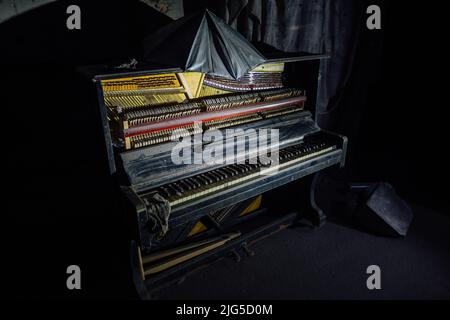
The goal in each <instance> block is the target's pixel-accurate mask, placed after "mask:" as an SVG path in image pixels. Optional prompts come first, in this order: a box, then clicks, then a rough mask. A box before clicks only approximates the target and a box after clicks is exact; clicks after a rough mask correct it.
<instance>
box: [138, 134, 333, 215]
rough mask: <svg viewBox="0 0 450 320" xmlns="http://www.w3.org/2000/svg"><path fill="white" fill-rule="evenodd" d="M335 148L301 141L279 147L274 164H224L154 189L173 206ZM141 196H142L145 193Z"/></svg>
mask: <svg viewBox="0 0 450 320" xmlns="http://www.w3.org/2000/svg"><path fill="white" fill-rule="evenodd" d="M335 149H336V146H334V145H331V144H329V143H326V142H304V143H302V144H298V145H294V146H290V147H287V148H284V149H282V150H280V151H279V164H278V166H267V167H265V166H263V165H262V164H261V163H259V162H258V163H256V164H250V163H245V164H233V165H227V166H225V167H222V168H219V169H215V170H212V171H209V172H206V173H202V174H198V175H195V176H192V177H189V178H185V179H182V180H178V181H176V182H172V183H169V184H166V185H163V186H161V187H159V188H157V189H156V190H154V191H157V192H158V193H159V194H160V195H161V196H163V197H164V198H165V199H167V200H168V201H169V203H170V205H171V206H172V207H174V206H178V205H180V204H183V203H185V202H189V201H193V200H196V199H199V198H202V197H206V196H208V195H211V194H213V193H217V192H218V191H222V190H225V189H227V188H230V187H232V186H236V185H239V184H243V183H245V182H247V181H250V180H252V179H255V178H257V177H258V176H260V175H263V174H264V175H266V174H270V173H271V172H272V171H275V170H282V169H284V168H287V167H290V166H293V165H295V164H298V163H301V162H303V161H306V160H310V159H312V158H314V157H318V156H320V155H322V154H325V153H328V152H331V151H333V150H335ZM154 191H152V192H151V194H153V193H154ZM143 198H144V199H145V195H144V197H143Z"/></svg>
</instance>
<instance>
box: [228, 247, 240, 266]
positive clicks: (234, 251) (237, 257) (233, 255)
mask: <svg viewBox="0 0 450 320" xmlns="http://www.w3.org/2000/svg"><path fill="white" fill-rule="evenodd" d="M230 255H231V256H232V257H233V259H234V261H236V263H239V262H241V255H240V254H239V253H238V252H237V251H236V249H233V250H231V251H230Z"/></svg>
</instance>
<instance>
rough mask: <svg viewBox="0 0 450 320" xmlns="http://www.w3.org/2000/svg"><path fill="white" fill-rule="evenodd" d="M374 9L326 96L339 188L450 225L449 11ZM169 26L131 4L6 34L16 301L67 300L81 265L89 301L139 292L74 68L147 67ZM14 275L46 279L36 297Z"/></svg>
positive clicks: (12, 26) (40, 14) (40, 12)
mask: <svg viewBox="0 0 450 320" xmlns="http://www.w3.org/2000/svg"><path fill="white" fill-rule="evenodd" d="M280 2H281V1H280ZM218 3H219V2H214V4H211V2H206V1H185V11H186V12H187V13H189V12H192V11H195V10H198V9H201V8H204V7H205V6H207V5H210V6H211V7H210V8H211V9H212V10H218V9H217V5H218ZM349 3H350V2H349ZM354 3H355V5H356V7H357V8H359V9H361V8H362V7H363V5H364V4H366V2H364V1H363V2H357V1H355V2H354ZM379 3H380V5H381V7H382V14H383V24H382V30H381V31H368V30H366V29H365V28H361V23H363V22H365V20H364V19H363V15H362V14H361V12H360V15H359V19H355V20H354V21H352V22H353V24H354V27H355V28H359V29H360V32H359V33H358V36H357V37H355V55H354V60H353V63H352V65H349V66H348V69H349V70H348V81H347V83H346V85H345V86H344V87H342V88H339V91H338V92H337V93H336V95H337V96H335V97H331V99H332V100H331V101H333V102H335V101H338V102H339V103H338V104H337V105H336V108H335V109H333V110H335V111H334V112H333V116H332V117H331V120H329V121H327V122H326V124H327V126H329V127H330V128H332V129H335V130H337V131H339V132H341V133H344V134H346V135H348V136H349V138H350V141H351V152H350V154H349V158H348V165H347V167H346V170H345V171H344V174H343V176H342V177H341V178H345V179H348V180H350V181H379V180H386V181H389V182H391V183H392V184H393V185H394V187H395V188H396V189H397V190H398V192H399V193H400V195H402V196H404V197H405V198H406V199H409V200H411V201H414V202H417V203H420V204H422V205H424V206H427V207H431V208H435V209H438V210H439V211H440V212H443V213H446V214H449V213H450V209H449V199H448V188H447V187H446V184H447V182H448V180H447V177H446V176H447V173H448V164H449V159H450V158H449V156H448V152H447V146H448V142H447V138H448V133H447V132H446V131H447V130H446V128H447V126H448V123H447V122H448V118H447V110H446V108H447V99H448V98H447V97H446V92H447V91H448V90H445V89H446V88H445V85H446V80H445V79H446V72H445V71H444V65H445V64H446V56H445V53H444V52H445V51H443V49H441V48H440V47H439V44H440V43H441V42H442V41H444V40H445V39H444V30H445V28H444V26H443V25H442V24H443V23H444V22H445V21H446V17H445V16H443V15H444V14H445V11H443V10H439V9H438V8H435V7H430V6H425V5H424V4H422V5H421V6H417V5H413V4H410V3H409V4H408V5H406V4H399V3H396V4H395V5H394V4H391V3H390V4H389V5H388V4H387V1H385V2H382V1H379ZM69 4H79V5H80V7H82V8H83V9H82V10H83V22H82V23H83V28H82V30H81V31H76V32H74V31H68V30H67V29H66V27H65V19H66V17H67V15H66V14H65V10H66V8H67V6H68V5H69ZM149 17H151V18H149ZM167 21H168V19H167V18H166V17H165V16H163V15H161V14H158V13H155V12H154V11H153V10H150V9H147V8H146V7H145V6H144V5H142V4H140V3H137V2H133V1H95V3H94V1H70V3H69V2H67V1H58V2H56V3H53V4H50V5H48V6H43V7H41V8H38V9H36V10H33V11H30V12H27V13H25V14H23V15H21V16H19V17H17V18H14V19H12V20H9V21H7V22H5V23H3V24H1V25H0V39H1V56H0V70H1V75H2V79H3V83H2V100H3V101H4V102H5V103H4V104H3V106H2V110H3V121H2V124H3V125H2V135H3V137H4V141H6V145H4V150H5V151H4V153H6V160H7V161H6V165H5V166H4V171H5V172H6V177H7V178H6V184H5V185H6V186H7V188H6V189H7V190H6V191H7V194H6V198H7V214H6V217H7V219H8V221H11V222H8V224H7V226H8V228H7V229H8V231H7V234H6V235H7V237H8V238H9V241H8V243H7V245H8V247H9V248H10V250H9V251H10V253H11V257H12V258H11V259H9V263H8V266H9V267H10V274H11V275H12V277H13V278H14V285H13V287H14V290H15V292H16V293H17V294H19V295H20V294H26V295H30V294H31V295H36V296H38V295H42V294H43V292H42V290H43V289H42V288H45V289H44V292H45V294H48V295H50V296H54V297H59V294H60V292H66V291H64V284H65V277H66V274H65V273H64V272H61V270H65V269H64V266H67V265H69V264H71V263H73V262H72V261H82V265H81V266H82V269H83V265H90V266H91V268H89V270H90V271H89V272H88V274H87V275H86V276H87V277H88V279H90V280H91V281H87V282H86V283H88V285H89V286H91V287H90V288H87V290H83V291H82V292H80V293H79V295H80V297H82V296H83V295H90V296H92V295H94V296H99V297H107V296H108V295H110V296H111V297H114V296H116V295H117V294H119V295H120V294H121V293H123V292H131V291H132V289H131V288H130V286H131V284H130V283H129V281H128V278H127V275H126V273H124V272H122V271H123V270H126V268H127V267H126V266H124V265H123V262H121V261H128V257H127V253H126V247H124V244H123V241H122V239H125V238H126V237H127V234H126V232H125V231H124V230H123V228H122V227H121V215H120V212H118V208H119V205H118V199H117V194H116V190H115V189H114V187H113V183H112V180H111V178H110V177H109V176H108V173H107V170H106V161H105V159H106V155H105V152H104V149H103V137H102V132H101V128H100V119H99V117H98V114H97V110H96V109H94V108H93V106H92V105H91V104H89V103H88V102H87V101H86V93H88V89H86V88H87V87H86V83H87V82H86V81H87V80H86V79H84V78H83V77H82V76H80V74H79V73H78V72H77V70H76V68H77V67H78V66H81V65H86V64H99V63H100V64H102V63H105V62H109V61H123V59H125V58H128V57H130V56H134V55H139V52H140V50H139V46H138V45H137V44H138V43H139V40H140V39H142V38H143V36H144V35H146V34H148V33H149V32H151V31H152V30H155V29H157V28H158V27H159V26H161V25H163V24H164V23H166V22H167ZM337 98H339V99H337ZM55 257H58V259H55ZM111 263H114V264H115V265H116V268H115V269H114V268H109V265H110V264H111ZM17 274H28V275H30V276H31V275H32V274H37V275H38V276H36V277H35V278H34V280H35V283H34V288H35V291H34V292H31V293H30V292H29V289H28V288H29V287H28V286H27V283H28V279H27V278H26V277H16V276H15V275H17ZM98 274H103V275H104V276H103V277H98V276H97V275H98ZM111 278H114V279H117V282H115V286H114V287H113V288H110V287H108V281H107V279H111ZM23 288H27V289H26V290H24V289H23ZM105 289H108V290H105ZM23 290H24V291H25V292H23ZM105 295H106V296H105Z"/></svg>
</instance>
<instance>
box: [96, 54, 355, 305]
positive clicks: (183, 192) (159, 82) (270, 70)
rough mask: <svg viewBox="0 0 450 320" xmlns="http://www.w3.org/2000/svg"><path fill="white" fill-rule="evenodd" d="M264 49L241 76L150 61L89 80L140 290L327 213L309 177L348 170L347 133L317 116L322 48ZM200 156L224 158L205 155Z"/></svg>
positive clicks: (146, 290) (237, 253) (318, 219)
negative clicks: (326, 126) (318, 51)
mask: <svg viewBox="0 0 450 320" xmlns="http://www.w3.org/2000/svg"><path fill="white" fill-rule="evenodd" d="M263 55H264V61H263V62H262V63H260V64H259V65H257V66H256V67H254V68H252V69H251V70H248V71H247V72H246V73H245V74H244V75H242V76H241V77H239V78H237V79H230V78H227V77H222V76H218V75H215V74H210V73H208V72H198V71H191V70H186V69H185V68H182V67H179V66H175V67H172V66H171V67H166V66H157V65H155V64H152V65H145V64H141V65H139V67H138V68H134V69H123V68H119V69H117V68H116V69H113V70H107V71H105V72H104V73H101V74H97V75H96V76H95V77H94V82H95V84H96V88H97V92H98V101H99V104H100V113H101V117H102V121H103V128H104V134H105V142H106V148H107V151H108V158H109V166H110V171H111V173H112V174H114V175H115V176H117V181H118V183H120V184H121V188H122V190H123V193H124V195H125V199H126V200H125V202H126V204H127V208H128V210H127V212H126V214H127V216H128V217H129V218H130V219H131V221H132V222H131V226H132V227H133V229H134V239H133V241H132V263H133V267H134V270H135V279H134V281H135V284H136V287H137V288H138V291H139V292H140V294H141V295H142V296H143V297H148V294H149V292H151V291H152V290H153V289H155V288H157V287H158V286H160V285H161V284H163V283H166V282H168V281H170V280H173V279H177V278H180V277H183V276H184V275H185V274H186V273H187V271H189V270H193V269H194V268H196V267H198V266H200V265H203V264H205V263H208V262H210V261H214V260H215V259H216V258H218V257H222V256H224V255H226V254H231V255H233V256H235V257H236V259H238V260H239V257H240V255H241V254H242V252H244V253H245V252H246V253H248V254H250V253H251V249H250V248H249V246H250V245H251V244H252V243H253V242H254V241H256V240H257V239H260V238H262V237H265V236H266V235H268V234H271V233H273V232H275V231H279V230H281V229H283V228H284V227H287V226H289V225H291V224H292V223H294V222H295V221H296V219H298V218H299V217H311V218H312V219H313V220H314V222H315V223H317V224H320V222H321V221H322V220H323V214H322V213H321V212H320V209H319V208H317V206H316V205H315V202H314V186H311V185H312V183H313V179H312V178H311V177H313V175H314V174H315V173H317V172H319V171H321V170H324V169H326V168H329V167H332V166H334V167H336V166H343V165H344V161H345V153H346V138H345V137H343V136H340V135H338V134H334V133H330V132H326V131H324V130H321V129H320V128H319V126H318V125H317V121H316V118H317V114H316V102H317V98H318V93H319V92H320V90H319V88H318V86H319V84H320V81H319V78H320V76H321V70H322V65H323V61H324V59H327V56H326V55H310V54H282V55H280V54H279V53H276V54H275V53H266V54H263ZM230 129H233V130H230ZM210 132H213V133H214V134H208V133H210ZM230 132H231V133H232V134H231V135H230ZM260 132H263V133H264V134H266V135H267V134H269V136H270V138H269V139H268V140H270V141H266V142H267V143H265V144H262V143H261V141H258V138H259V133H260ZM270 134H272V135H270ZM212 136H213V138H212ZM180 145H182V148H180ZM230 145H231V146H232V149H233V151H234V152H229V153H227V152H225V151H223V153H222V151H220V150H226V147H224V146H230ZM174 150H175V151H174ZM180 150H182V153H185V154H183V155H182V156H180ZM205 152H206V154H207V155H209V156H211V154H212V153H215V154H214V155H215V156H217V153H222V154H221V155H220V157H219V159H220V160H221V161H204V159H203V158H204V156H205ZM261 153H264V154H265V155H266V156H267V155H269V156H268V157H266V159H265V160H267V159H268V161H262V160H261V158H260V157H258V155H260V154H261ZM186 154H188V156H186ZM196 157H197V158H196ZM202 157H203V158H202ZM274 157H276V159H275V161H274ZM180 159H181V160H180ZM199 159H200V160H199ZM215 159H216V160H217V158H215ZM184 160H186V161H184ZM196 160H197V161H196ZM209 160H211V159H209ZM252 160H253V161H252ZM304 182H307V186H306V187H305V186H304ZM305 208H306V209H305ZM308 208H309V209H308ZM314 210H315V212H314V214H311V211H314ZM306 211H308V212H306Z"/></svg>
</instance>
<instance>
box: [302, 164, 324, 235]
mask: <svg viewBox="0 0 450 320" xmlns="http://www.w3.org/2000/svg"><path fill="white" fill-rule="evenodd" d="M302 180H303V181H302V184H303V186H302V188H301V189H300V190H299V192H300V195H299V200H300V218H306V219H307V220H308V221H309V222H310V223H312V224H313V226H315V227H321V226H322V225H323V224H324V223H325V221H326V215H325V213H324V212H323V210H322V209H321V208H320V207H319V205H318V204H317V202H316V190H317V189H316V188H317V187H318V184H319V183H320V180H321V171H319V172H316V173H314V174H312V175H310V176H307V177H304V178H303V179H302Z"/></svg>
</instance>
